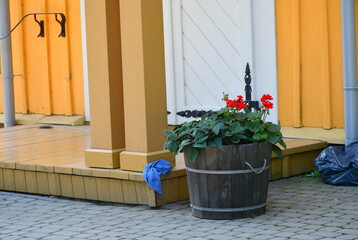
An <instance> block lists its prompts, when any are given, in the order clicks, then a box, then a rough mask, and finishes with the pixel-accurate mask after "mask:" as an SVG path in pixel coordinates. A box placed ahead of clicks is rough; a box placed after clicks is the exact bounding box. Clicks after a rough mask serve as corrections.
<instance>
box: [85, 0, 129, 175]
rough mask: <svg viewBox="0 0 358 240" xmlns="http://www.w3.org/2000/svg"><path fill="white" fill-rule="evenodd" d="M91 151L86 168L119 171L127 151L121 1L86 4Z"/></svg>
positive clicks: (87, 156) (89, 151) (112, 0)
mask: <svg viewBox="0 0 358 240" xmlns="http://www.w3.org/2000/svg"><path fill="white" fill-rule="evenodd" d="M85 11H86V31H87V52H88V78H89V95H90V96H89V98H90V111H91V148H90V149H87V150H86V151H85V160H86V166H88V167H99V168H118V167H120V162H119V153H120V152H121V151H123V150H124V146H125V137H124V115H123V114H124V108H123V82H122V57H121V54H122V53H121V33H120V16H119V2H118V0H105V1H104V0H103V1H102V0H101V1H98V0H86V2H85Z"/></svg>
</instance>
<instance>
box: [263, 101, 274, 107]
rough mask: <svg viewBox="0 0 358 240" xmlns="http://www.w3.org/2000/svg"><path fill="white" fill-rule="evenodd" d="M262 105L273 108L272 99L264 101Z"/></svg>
mask: <svg viewBox="0 0 358 240" xmlns="http://www.w3.org/2000/svg"><path fill="white" fill-rule="evenodd" d="M262 105H263V106H264V107H265V108H266V109H272V108H273V103H272V102H270V101H263V102H262Z"/></svg>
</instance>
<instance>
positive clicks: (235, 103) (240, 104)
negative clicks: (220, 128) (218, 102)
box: [225, 95, 246, 110]
mask: <svg viewBox="0 0 358 240" xmlns="http://www.w3.org/2000/svg"><path fill="white" fill-rule="evenodd" d="M225 101H226V106H227V107H234V108H236V109H238V110H241V109H244V108H246V103H245V101H244V98H243V97H242V96H241V95H239V96H237V99H236V100H229V99H225Z"/></svg>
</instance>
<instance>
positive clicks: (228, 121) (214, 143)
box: [164, 94, 286, 219]
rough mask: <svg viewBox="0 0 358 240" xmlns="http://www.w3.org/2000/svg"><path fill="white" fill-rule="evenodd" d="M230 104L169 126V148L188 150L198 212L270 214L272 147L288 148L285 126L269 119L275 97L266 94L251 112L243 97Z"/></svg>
mask: <svg viewBox="0 0 358 240" xmlns="http://www.w3.org/2000/svg"><path fill="white" fill-rule="evenodd" d="M223 100H224V101H225V103H226V106H225V107H223V108H222V109H220V110H219V111H217V112H211V113H208V114H206V115H204V116H203V117H202V118H201V119H200V120H198V121H190V122H185V123H183V124H182V125H180V126H179V127H177V128H175V129H174V130H165V133H166V142H165V145H164V148H165V149H168V150H169V151H171V152H173V153H174V155H177V154H178V153H179V152H184V158H185V164H186V167H187V178H188V187H189V195H190V201H191V206H192V211H193V215H194V216H196V217H200V218H208V219H233V218H245V217H254V216H258V215H261V214H263V213H265V210H266V198H267V189H268V180H269V166H270V162H271V150H272V151H273V152H275V153H276V154H277V155H278V156H279V157H281V156H282V151H281V148H280V147H278V146H277V145H276V144H278V145H281V146H282V147H284V148H286V145H285V143H284V141H283V140H282V134H281V132H280V130H281V127H280V126H279V125H277V124H274V123H272V122H268V121H266V117H267V115H268V114H269V111H270V109H272V108H273V103H272V102H271V101H272V100H273V98H272V97H271V96H270V95H269V94H264V95H263V96H262V98H261V106H260V108H259V109H258V110H255V111H251V110H250V109H249V108H248V106H247V103H246V102H245V101H244V99H243V97H242V96H237V98H236V99H234V100H230V99H229V96H228V94H224V98H223Z"/></svg>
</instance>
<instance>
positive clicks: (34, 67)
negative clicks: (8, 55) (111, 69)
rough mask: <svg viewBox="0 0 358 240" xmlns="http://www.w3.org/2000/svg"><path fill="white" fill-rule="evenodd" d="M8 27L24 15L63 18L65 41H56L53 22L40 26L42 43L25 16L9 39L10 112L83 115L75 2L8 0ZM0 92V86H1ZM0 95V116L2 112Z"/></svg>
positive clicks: (36, 28)
mask: <svg viewBox="0 0 358 240" xmlns="http://www.w3.org/2000/svg"><path fill="white" fill-rule="evenodd" d="M9 2H10V11H11V25H12V26H14V25H15V24H16V23H17V22H18V21H19V20H20V19H21V18H22V16H24V15H26V14H28V13H36V12H37V13H42V12H62V13H64V14H65V15H66V17H67V22H66V38H59V37H58V35H59V33H60V30H61V28H60V25H59V24H58V23H57V22H56V21H55V16H54V15H50V16H43V15H41V16H38V17H37V19H38V20H45V37H44V38H38V37H37V35H38V33H39V26H38V24H37V23H36V22H35V21H34V20H33V17H32V16H30V17H28V18H27V19H26V20H24V22H23V23H22V24H21V25H20V26H19V27H18V28H17V29H16V30H15V31H14V33H13V34H12V44H13V45H12V46H13V63H14V68H13V69H14V75H15V77H14V84H15V108H16V109H15V111H16V112H18V113H42V114H46V115H50V114H65V115H72V114H80V115H83V114H84V96H83V75H82V45H81V22H80V20H81V19H80V1H79V0H61V1H60V0H11V1H9ZM0 88H1V86H0ZM1 95H2V94H1V93H0V112H2V111H3V104H2V96H1Z"/></svg>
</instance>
